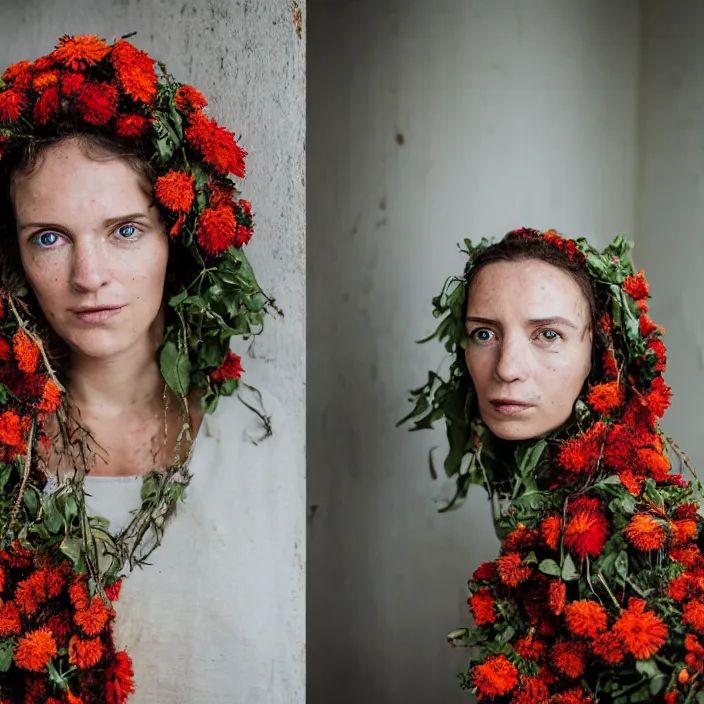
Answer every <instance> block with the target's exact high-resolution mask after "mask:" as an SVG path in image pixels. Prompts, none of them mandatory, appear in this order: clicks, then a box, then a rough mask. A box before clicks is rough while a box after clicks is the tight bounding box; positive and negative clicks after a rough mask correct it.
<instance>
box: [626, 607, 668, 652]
mask: <svg viewBox="0 0 704 704" xmlns="http://www.w3.org/2000/svg"><path fill="white" fill-rule="evenodd" d="M613 631H614V633H615V634H616V635H617V636H618V637H619V638H620V639H621V641H622V642H623V644H624V646H625V648H626V650H628V651H629V652H630V653H631V654H632V655H633V656H634V657H635V658H636V659H638V660H648V659H649V658H651V657H652V656H653V655H655V653H657V652H658V650H660V648H661V647H662V646H663V645H664V644H665V641H666V640H667V626H666V625H665V624H664V623H663V622H662V621H661V620H660V619H659V618H658V617H657V616H656V615H655V614H654V613H653V612H652V611H646V610H645V601H643V600H642V599H630V600H629V602H628V608H627V609H625V610H624V611H622V612H621V615H620V616H619V618H618V619H617V621H616V623H615V624H614V627H613Z"/></svg>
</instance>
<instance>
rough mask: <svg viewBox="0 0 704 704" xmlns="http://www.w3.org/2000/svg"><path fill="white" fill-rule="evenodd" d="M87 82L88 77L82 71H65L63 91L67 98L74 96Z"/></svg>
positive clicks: (62, 84)
mask: <svg viewBox="0 0 704 704" xmlns="http://www.w3.org/2000/svg"><path fill="white" fill-rule="evenodd" d="M85 82H86V77H85V76H84V75H83V74H82V73H74V72H73V71H70V72H67V73H64V74H63V76H61V92H62V93H63V95H64V96H66V97H67V98H72V97H74V96H75V95H76V94H77V93H78V92H79V91H80V90H81V88H82V87H83V85H84V84H85Z"/></svg>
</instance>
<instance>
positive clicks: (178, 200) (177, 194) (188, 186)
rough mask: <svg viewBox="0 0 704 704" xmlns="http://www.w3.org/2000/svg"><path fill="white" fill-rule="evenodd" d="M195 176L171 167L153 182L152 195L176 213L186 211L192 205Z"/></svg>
mask: <svg viewBox="0 0 704 704" xmlns="http://www.w3.org/2000/svg"><path fill="white" fill-rule="evenodd" d="M194 183H195V178H194V177H193V175H190V176H189V175H188V174H187V173H185V172H183V171H175V170H174V169H171V171H169V172H168V173H167V174H164V175H163V176H160V177H159V178H158V179H157V180H156V183H155V184H154V195H155V196H156V197H157V200H159V202H160V203H161V204H162V205H163V206H165V207H166V208H168V209H169V210H172V211H173V212H176V213H187V212H188V211H189V210H190V209H191V206H192V205H193V199H194V198H195V192H194V190H193V184H194Z"/></svg>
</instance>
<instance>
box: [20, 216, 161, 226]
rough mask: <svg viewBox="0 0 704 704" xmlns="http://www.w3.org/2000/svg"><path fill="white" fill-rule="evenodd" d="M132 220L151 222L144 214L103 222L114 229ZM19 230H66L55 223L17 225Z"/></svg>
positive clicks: (22, 223) (23, 223)
mask: <svg viewBox="0 0 704 704" xmlns="http://www.w3.org/2000/svg"><path fill="white" fill-rule="evenodd" d="M131 220H149V215H148V214H147V213H144V212H139V213H127V214H126V215H118V216H117V217H114V218H108V219H107V220H105V221H104V222H103V226H104V227H114V226H115V225H119V224H120V223H123V222H129V221H131ZM17 226H18V229H19V230H26V229H28V228H30V227H31V228H32V229H37V230H65V229H66V228H65V227H64V226H63V225H59V224H57V223H55V222H21V223H18V224H17Z"/></svg>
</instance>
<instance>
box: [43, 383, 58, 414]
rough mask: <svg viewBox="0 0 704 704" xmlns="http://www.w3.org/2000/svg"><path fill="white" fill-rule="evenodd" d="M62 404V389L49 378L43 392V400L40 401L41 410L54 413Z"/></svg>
mask: <svg viewBox="0 0 704 704" xmlns="http://www.w3.org/2000/svg"><path fill="white" fill-rule="evenodd" d="M60 405H61V389H60V388H59V387H58V386H57V385H56V384H55V383H54V381H53V379H49V381H47V382H46V385H45V386H44V391H43V392H42V400H41V401H40V402H39V410H40V411H41V412H42V413H53V412H54V411H55V410H56V409H57V408H58V407H59V406H60Z"/></svg>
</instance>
